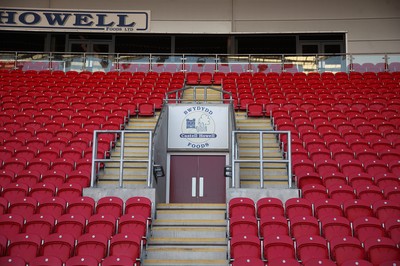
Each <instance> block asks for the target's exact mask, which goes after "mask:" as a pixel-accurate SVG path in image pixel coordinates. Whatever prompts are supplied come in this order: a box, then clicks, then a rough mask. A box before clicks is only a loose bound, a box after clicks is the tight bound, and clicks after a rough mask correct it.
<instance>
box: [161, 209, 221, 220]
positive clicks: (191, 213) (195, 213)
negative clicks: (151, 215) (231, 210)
mask: <svg viewBox="0 0 400 266" xmlns="http://www.w3.org/2000/svg"><path fill="white" fill-rule="evenodd" d="M178 216H179V218H180V219H185V220H189V219H190V220H193V219H194V220H196V219H201V218H202V217H207V218H208V219H225V211H221V210H158V211H157V219H160V220H165V219H174V218H176V217H178Z"/></svg>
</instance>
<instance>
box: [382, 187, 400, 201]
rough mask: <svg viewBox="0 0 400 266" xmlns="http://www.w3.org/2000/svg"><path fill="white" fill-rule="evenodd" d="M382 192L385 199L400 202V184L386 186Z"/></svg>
mask: <svg viewBox="0 0 400 266" xmlns="http://www.w3.org/2000/svg"><path fill="white" fill-rule="evenodd" d="M383 194H384V196H385V198H386V199H387V200H390V201H394V202H400V186H394V187H392V186H387V187H385V188H384V189H383Z"/></svg>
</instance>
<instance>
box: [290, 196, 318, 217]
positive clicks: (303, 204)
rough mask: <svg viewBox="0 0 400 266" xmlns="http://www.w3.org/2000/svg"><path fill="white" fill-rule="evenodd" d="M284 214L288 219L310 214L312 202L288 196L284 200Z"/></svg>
mask: <svg viewBox="0 0 400 266" xmlns="http://www.w3.org/2000/svg"><path fill="white" fill-rule="evenodd" d="M285 214H286V217H287V218H288V219H291V218H293V217H295V216H312V204H311V202H310V201H309V200H307V199H304V198H290V199H287V200H286V202H285Z"/></svg>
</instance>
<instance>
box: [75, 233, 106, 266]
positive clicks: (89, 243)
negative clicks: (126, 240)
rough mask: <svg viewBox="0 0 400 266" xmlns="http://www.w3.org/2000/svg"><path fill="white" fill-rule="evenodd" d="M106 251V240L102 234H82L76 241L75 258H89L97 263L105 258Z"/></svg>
mask: <svg viewBox="0 0 400 266" xmlns="http://www.w3.org/2000/svg"><path fill="white" fill-rule="evenodd" d="M107 249H108V239H107V237H106V236H104V235H103V234H96V235H94V234H84V235H81V236H80V237H79V238H78V240H77V244H76V246H75V256H90V257H93V258H95V259H96V260H97V263H99V262H100V261H101V260H102V259H103V258H104V257H105V256H106V254H107ZM67 265H68V262H67Z"/></svg>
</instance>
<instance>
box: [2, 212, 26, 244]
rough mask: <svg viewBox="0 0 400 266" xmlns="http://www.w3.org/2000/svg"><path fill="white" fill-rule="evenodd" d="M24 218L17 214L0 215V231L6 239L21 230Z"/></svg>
mask: <svg viewBox="0 0 400 266" xmlns="http://www.w3.org/2000/svg"><path fill="white" fill-rule="evenodd" d="M23 225H24V218H23V217H22V216H20V215H17V214H2V215H0V232H1V234H2V235H4V236H5V237H7V238H8V239H9V238H11V237H13V236H15V235H18V234H19V233H21V232H22V227H23Z"/></svg>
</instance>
